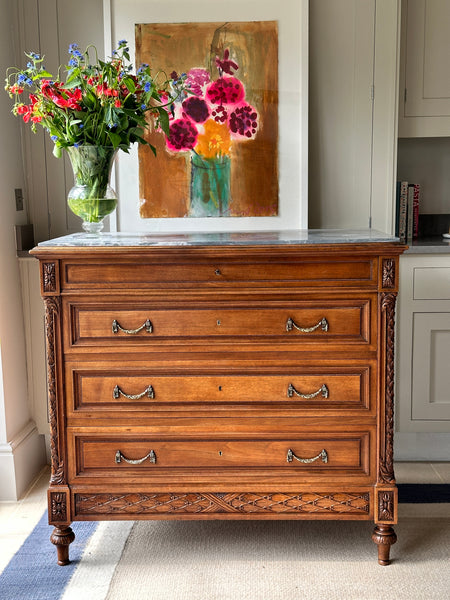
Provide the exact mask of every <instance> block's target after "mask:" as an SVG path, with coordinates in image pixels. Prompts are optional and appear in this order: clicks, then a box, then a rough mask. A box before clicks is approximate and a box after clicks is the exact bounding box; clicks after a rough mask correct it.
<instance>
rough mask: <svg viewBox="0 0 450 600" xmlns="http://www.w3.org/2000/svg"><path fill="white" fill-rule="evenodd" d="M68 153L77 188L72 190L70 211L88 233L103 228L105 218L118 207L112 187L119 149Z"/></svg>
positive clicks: (79, 149) (70, 150)
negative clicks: (111, 181)
mask: <svg viewBox="0 0 450 600" xmlns="http://www.w3.org/2000/svg"><path fill="white" fill-rule="evenodd" d="M67 153H68V155H69V158H70V162H71V165H72V169H73V175H74V180H75V181H74V183H75V185H74V186H73V187H72V189H71V190H70V191H69V193H68V196H67V202H68V205H69V208H70V210H71V211H72V212H73V213H74V214H76V215H77V216H78V217H80V218H81V219H82V221H83V224H82V227H83V229H84V230H85V231H87V232H89V233H98V232H100V231H101V230H102V229H103V219H104V218H105V217H106V216H108V215H109V214H111V213H112V212H113V211H114V210H115V208H116V207H117V196H116V193H115V192H114V190H113V189H112V187H111V186H110V184H109V180H110V176H111V169H112V166H113V163H114V159H115V157H116V153H117V150H115V149H114V148H113V147H112V146H111V147H109V146H78V147H76V146H69V147H68V148H67Z"/></svg>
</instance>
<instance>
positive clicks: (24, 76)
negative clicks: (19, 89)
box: [17, 73, 27, 83]
mask: <svg viewBox="0 0 450 600" xmlns="http://www.w3.org/2000/svg"><path fill="white" fill-rule="evenodd" d="M26 79H27V78H26V75H24V74H23V73H20V75H19V77H18V78H17V82H18V83H25V81H26Z"/></svg>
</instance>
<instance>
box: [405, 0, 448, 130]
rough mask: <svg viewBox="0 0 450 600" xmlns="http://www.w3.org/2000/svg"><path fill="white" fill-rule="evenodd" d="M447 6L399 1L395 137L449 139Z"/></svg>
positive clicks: (427, 0) (439, 1)
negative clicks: (398, 71)
mask: <svg viewBox="0 0 450 600" xmlns="http://www.w3.org/2000/svg"><path fill="white" fill-rule="evenodd" d="M449 30H450V2H449V1H448V0H402V35H401V61H400V62H401V66H400V103H399V108H400V112H399V137H437V136H449V135H450V76H449V63H450V36H449V33H448V32H449Z"/></svg>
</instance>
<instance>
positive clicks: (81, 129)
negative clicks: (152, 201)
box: [5, 40, 183, 231]
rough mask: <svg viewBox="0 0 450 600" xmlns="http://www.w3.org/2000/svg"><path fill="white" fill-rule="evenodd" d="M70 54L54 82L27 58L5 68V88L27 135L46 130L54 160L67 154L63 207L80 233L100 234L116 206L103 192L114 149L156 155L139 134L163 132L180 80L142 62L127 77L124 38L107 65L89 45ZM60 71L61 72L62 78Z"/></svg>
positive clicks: (36, 59) (38, 61)
mask: <svg viewBox="0 0 450 600" xmlns="http://www.w3.org/2000/svg"><path fill="white" fill-rule="evenodd" d="M69 55H70V59H69V61H68V64H67V65H65V66H61V67H60V68H59V70H58V75H57V76H56V77H54V76H53V75H52V74H51V73H49V72H48V71H47V70H46V69H45V67H44V65H43V60H44V58H43V57H40V56H39V55H38V54H36V53H34V52H30V53H27V54H26V56H27V57H28V59H29V60H28V64H27V66H26V68H25V69H17V68H15V67H11V68H9V69H8V71H7V76H6V86H5V89H6V91H7V92H8V93H9V95H10V96H11V98H13V99H14V106H13V110H12V112H13V113H14V114H15V115H18V116H21V117H22V118H23V120H24V122H25V123H30V124H31V128H32V130H33V131H36V126H37V124H39V125H41V126H42V127H44V129H45V130H46V131H47V132H48V134H49V135H50V137H51V139H52V140H53V142H54V150H53V153H54V155H55V156H56V157H60V156H61V154H62V150H63V149H67V151H68V154H69V157H70V160H71V164H72V167H73V171H74V177H75V186H74V187H73V188H72V190H70V192H69V195H68V202H69V206H70V208H71V210H72V211H73V212H74V213H75V214H77V215H78V216H81V218H82V219H83V221H84V222H83V228H84V229H86V230H88V231H100V230H101V227H102V220H103V218H104V217H105V216H106V215H107V214H109V213H110V212H112V211H113V210H114V209H115V207H116V205H117V199H116V197H115V194H114V192H113V191H112V190H111V188H110V187H109V175H110V171H111V166H112V161H113V159H114V156H115V153H116V151H117V150H123V151H124V152H129V149H130V146H131V145H132V144H134V143H138V144H145V145H148V146H150V147H151V149H152V151H153V152H154V153H155V154H156V150H155V148H154V147H153V146H152V145H151V144H149V142H148V141H147V140H146V139H145V138H144V133H145V130H146V128H147V127H148V125H149V122H153V123H154V124H155V126H156V127H159V128H161V129H162V130H163V131H164V132H166V133H167V134H168V133H169V114H168V111H167V109H168V108H169V107H170V105H171V104H172V103H173V102H174V100H175V99H176V98H177V97H178V96H179V95H180V93H181V90H182V88H183V78H182V77H181V78H179V77H178V76H177V75H176V74H175V73H173V74H172V76H171V77H169V78H168V77H167V76H166V75H165V74H164V73H163V72H159V73H157V74H156V75H155V76H152V73H151V71H150V68H149V66H148V65H147V64H143V65H142V66H141V67H140V68H139V69H138V70H137V73H136V74H135V75H133V74H132V73H131V71H132V69H133V68H132V66H131V65H130V64H129V62H130V56H129V48H128V46H127V42H126V40H121V41H120V42H119V43H118V47H117V50H114V52H113V53H112V57H111V58H109V59H107V60H105V61H102V60H100V59H99V58H98V55H97V50H96V48H95V47H94V46H88V48H87V49H86V51H85V52H84V53H82V52H81V51H80V48H79V46H78V45H77V44H71V45H70V47H69ZM61 70H64V71H65V72H66V79H65V81H62V80H61V78H60V75H61ZM25 90H27V92H28V98H25V97H24V93H25Z"/></svg>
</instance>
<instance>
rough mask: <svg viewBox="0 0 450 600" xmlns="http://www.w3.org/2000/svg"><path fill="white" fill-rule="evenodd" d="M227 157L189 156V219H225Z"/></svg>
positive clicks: (229, 171) (228, 199)
mask: <svg viewBox="0 0 450 600" xmlns="http://www.w3.org/2000/svg"><path fill="white" fill-rule="evenodd" d="M230 174H231V160H230V157H229V156H218V157H215V158H203V157H202V156H201V155H199V154H196V153H193V154H192V156H191V188H190V206H189V216H190V217H226V216H228V214H229V210H230Z"/></svg>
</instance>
